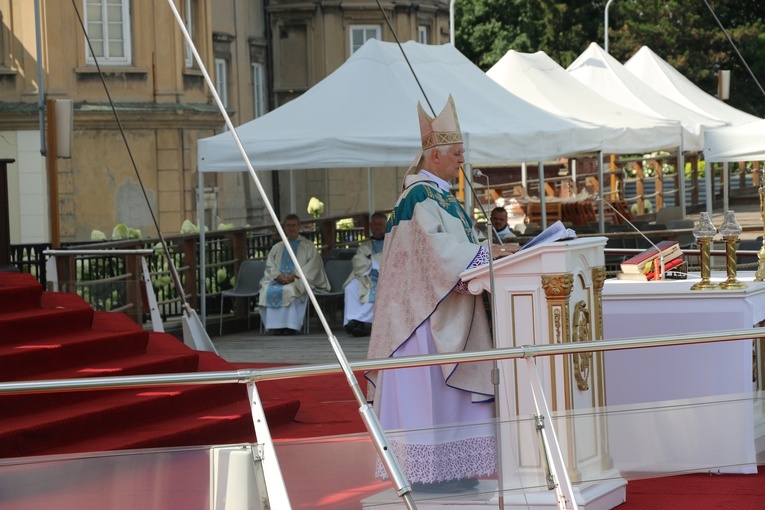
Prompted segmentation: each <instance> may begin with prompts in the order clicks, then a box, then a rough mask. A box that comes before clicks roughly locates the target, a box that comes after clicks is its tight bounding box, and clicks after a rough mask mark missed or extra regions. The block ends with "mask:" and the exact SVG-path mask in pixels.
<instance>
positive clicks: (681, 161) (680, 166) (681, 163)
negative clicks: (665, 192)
mask: <svg viewBox="0 0 765 510" xmlns="http://www.w3.org/2000/svg"><path fill="white" fill-rule="evenodd" d="M676 171H677V172H678V175H677V185H678V187H679V188H680V189H679V191H678V194H679V195H680V196H679V197H677V198H678V200H677V201H678V204H679V205H680V219H681V220H684V219H685V213H686V207H687V204H686V203H685V153H684V152H683V139H682V137H680V146H679V147H678V149H677V170H676Z"/></svg>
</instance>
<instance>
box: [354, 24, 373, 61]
mask: <svg viewBox="0 0 765 510" xmlns="http://www.w3.org/2000/svg"><path fill="white" fill-rule="evenodd" d="M370 39H380V26H379V25H351V55H353V54H354V53H356V50H358V49H359V48H361V46H363V45H364V43H365V42H367V41H368V40H370Z"/></svg>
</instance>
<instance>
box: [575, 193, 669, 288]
mask: <svg viewBox="0 0 765 510" xmlns="http://www.w3.org/2000/svg"><path fill="white" fill-rule="evenodd" d="M590 198H591V199H592V200H598V201H600V202H602V203H604V204H605V205H607V206H608V207H610V208H611V210H612V211H614V212H615V213H616V214H617V215H619V217H620V218H621V219H623V220H624V221H625V222H626V223H627V224H628V225H629V226H630V227H632V229H633V230H634V231H635V232H637V233H638V234H640V235H641V236H642V237H643V239H645V240H646V241H648V244H650V245H651V246H653V247H654V248H656V251H657V252H658V253H659V267H660V269H659V271H660V272H659V280H663V279H664V254H663V253H662V252H661V250H660V249H659V247H658V246H656V245H655V244H654V243H653V241H651V240H650V239H648V236H646V235H645V234H644V233H643V232H642V231H641V230H640V229H639V228H637V227H636V226H635V225H634V224H633V223H632V222H631V221H630V220H628V219H627V218H626V217H625V216H624V215H623V214H622V213H621V212H620V211H619V210H618V209H617V208H616V207H614V206H613V205H611V202H609V201H608V200H604V199H603V197H601V196H600V195H598V194H597V193H596V194H593V195H590Z"/></svg>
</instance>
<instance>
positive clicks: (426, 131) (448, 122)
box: [417, 94, 462, 151]
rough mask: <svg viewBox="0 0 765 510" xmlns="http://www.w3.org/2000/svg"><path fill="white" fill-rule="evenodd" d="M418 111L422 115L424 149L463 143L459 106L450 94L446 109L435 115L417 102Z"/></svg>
mask: <svg viewBox="0 0 765 510" xmlns="http://www.w3.org/2000/svg"><path fill="white" fill-rule="evenodd" d="M417 113H418V115H419V117H420V136H421V137H422V150H423V151H426V150H428V149H430V148H431V147H438V146H440V145H454V144H456V143H462V131H460V122H459V120H458V119H457V108H456V107H455V106H454V99H453V98H452V96H451V94H449V99H448V100H447V101H446V105H445V106H444V109H443V110H441V113H439V114H438V115H437V116H435V117H431V116H430V115H428V114H427V112H425V110H423V108H422V105H421V104H420V103H419V102H418V103H417Z"/></svg>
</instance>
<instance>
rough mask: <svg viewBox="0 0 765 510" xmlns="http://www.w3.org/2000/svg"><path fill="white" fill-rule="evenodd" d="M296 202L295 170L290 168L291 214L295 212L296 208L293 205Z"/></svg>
mask: <svg viewBox="0 0 765 510" xmlns="http://www.w3.org/2000/svg"><path fill="white" fill-rule="evenodd" d="M296 202H297V198H295V171H294V170H290V212H291V213H292V214H297V213H296V212H295V211H296V210H297V209H296V208H295V206H296V205H297V204H296Z"/></svg>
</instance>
